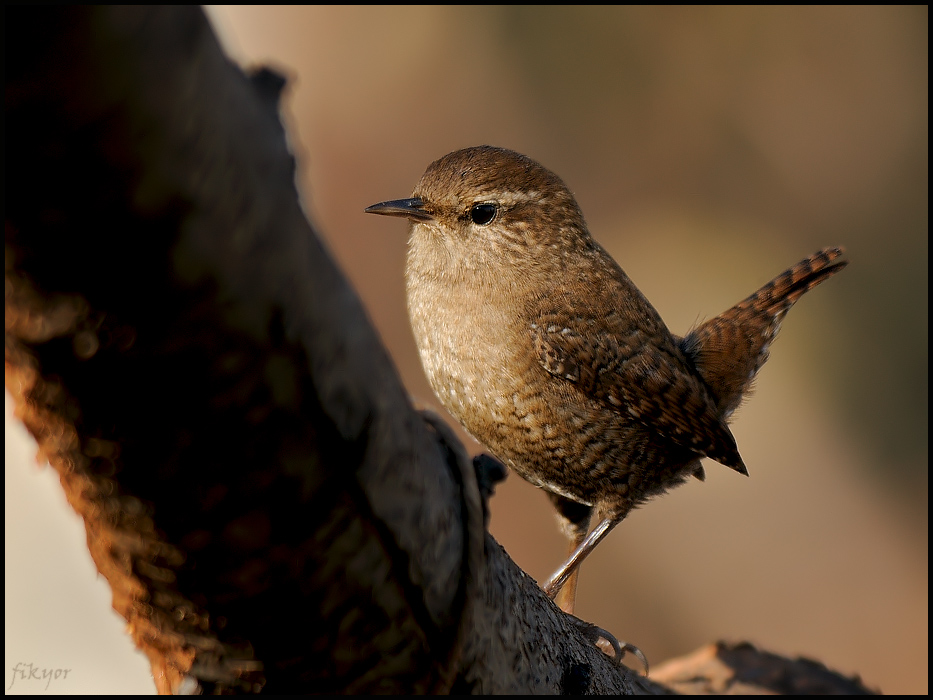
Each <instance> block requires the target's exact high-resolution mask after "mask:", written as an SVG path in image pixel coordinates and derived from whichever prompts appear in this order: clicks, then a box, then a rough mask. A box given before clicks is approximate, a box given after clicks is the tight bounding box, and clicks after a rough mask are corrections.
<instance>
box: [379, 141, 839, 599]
mask: <svg viewBox="0 0 933 700" xmlns="http://www.w3.org/2000/svg"><path fill="white" fill-rule="evenodd" d="M366 211H367V212H369V213H372V214H383V215H387V216H400V217H404V218H407V219H409V220H410V221H411V231H410V237H409V242H408V257H407V266H406V271H405V280H406V286H407V295H408V312H409V315H410V317H411V325H412V329H413V331H414V336H415V340H416V342H417V345H418V351H419V353H420V355H421V361H422V364H423V365H424V370H425V373H426V375H427V378H428V380H429V382H430V384H431V387H432V388H433V390H434V392H435V393H436V394H437V397H438V399H439V400H440V402H441V403H442V404H443V405H444V407H445V408H446V409H447V410H448V411H449V412H450V414H451V415H452V416H454V417H455V418H456V419H457V420H458V421H459V422H460V423H461V424H462V425H463V427H464V428H465V429H466V431H467V432H468V433H470V434H471V435H472V436H473V437H474V438H476V440H477V441H479V442H480V443H481V444H482V445H484V446H485V447H486V448H488V449H489V450H490V451H491V452H492V454H493V455H495V456H496V457H497V458H498V459H499V460H501V461H502V462H504V463H505V464H507V465H508V466H509V467H511V468H512V469H514V470H515V471H516V472H518V473H519V474H520V475H521V476H522V477H524V478H525V479H526V480H528V481H530V482H531V483H532V484H534V485H536V486H539V487H541V488H542V489H544V490H545V491H547V492H548V493H549V494H550V496H551V498H552V500H553V501H554V503H555V505H556V506H557V509H558V512H559V514H560V515H561V517H562V519H563V522H564V524H565V528H564V529H565V531H566V533H567V534H568V536H569V537H570V539H571V554H570V556H569V558H568V559H567V561H566V562H565V563H564V564H563V565H562V566H561V567H560V569H558V571H557V572H556V573H555V574H554V576H552V577H551V579H550V580H549V581H548V583H547V584H546V585H545V591H546V592H547V594H548V595H549V596H550V597H551V598H552V599H554V598H555V597H556V596H557V594H558V592H559V591H561V589H562V588H564V592H563V594H562V595H561V596H560V598H558V599H557V602H558V604H559V605H560V606H561V608H562V609H564V610H565V611H567V612H572V611H573V605H574V596H575V590H576V571H577V567H578V566H579V564H580V562H582V561H583V559H584V558H585V557H586V556H587V555H588V554H589V553H590V552H591V551H592V550H593V548H594V547H596V545H597V544H598V543H599V542H600V541H601V540H602V539H603V538H604V537H605V536H606V535H607V534H608V533H609V532H610V530H612V528H614V527H615V526H616V525H618V524H619V523H620V522H621V521H622V520H623V519H624V518H625V516H626V515H627V514H628V513H629V511H631V510H632V509H633V508H634V507H636V506H638V505H639V504H641V503H643V502H645V501H646V500H647V499H649V498H651V497H652V496H656V495H659V494H661V493H663V492H665V491H667V490H668V489H670V488H671V487H673V486H676V485H678V484H681V483H683V482H684V481H686V480H687V479H688V478H690V477H697V478H699V479H702V478H703V476H704V472H703V467H702V466H701V464H700V459H701V458H703V457H709V458H710V459H712V460H714V461H716V462H719V463H720V464H723V465H725V466H727V467H730V468H731V469H734V470H735V471H737V472H739V473H740V474H747V471H746V468H745V464H744V463H743V461H742V458H741V456H739V452H738V449H737V448H736V443H735V439H734V438H733V436H732V433H731V432H730V430H729V427H728V425H727V422H728V420H729V418H730V416H731V415H732V413H733V411H734V410H735V409H736V408H737V407H738V405H739V404H740V403H741V401H742V398H743V397H744V396H745V395H746V394H747V393H748V392H749V389H750V387H751V385H752V382H753V380H754V378H755V375H756V373H757V372H758V370H759V369H760V368H761V366H762V364H763V363H764V362H765V360H766V359H767V357H768V348H769V346H770V344H771V342H772V340H774V337H775V335H776V334H777V332H778V329H779V327H780V324H781V321H782V319H783V317H784V314H786V313H787V311H788V309H790V307H791V306H792V305H793V304H794V302H796V301H797V300H798V299H799V298H800V297H801V296H802V295H803V294H804V293H805V292H807V291H808V290H810V289H812V288H813V287H815V286H816V285H817V284H819V283H820V282H822V281H823V280H825V279H827V278H828V277H831V276H832V275H834V274H836V273H837V272H839V271H840V270H841V269H842V268H843V267H845V266H846V264H847V262H846V261H845V260H843V259H842V256H843V250H842V249H841V248H825V249H823V250H821V251H819V252H817V253H814V254H813V255H811V256H810V257H808V258H806V259H804V260H802V261H801V262H799V263H797V264H796V265H794V266H793V267H792V268H790V269H789V270H787V271H786V272H783V273H782V274H780V275H778V276H777V277H775V278H774V279H773V280H772V281H771V282H769V283H768V284H766V285H765V286H763V287H762V288H761V289H759V290H758V291H757V292H755V293H754V294H752V295H751V296H750V297H748V298H747V299H745V300H744V301H742V302H740V303H738V304H736V305H735V306H733V307H732V308H731V309H729V310H727V311H725V312H724V313H722V314H720V315H719V316H717V317H715V318H713V319H710V320H709V321H706V322H705V323H702V324H701V325H699V326H698V327H697V328H695V329H693V330H692V331H690V332H689V333H687V335H686V336H684V337H678V336H676V335H673V334H672V333H671V332H670V331H669V330H668V329H667V326H665V324H664V322H663V321H662V320H661V317H660V316H659V315H658V312H657V311H655V309H654V307H653V306H652V305H651V304H650V303H649V302H648V300H647V299H646V298H645V297H644V295H643V294H642V293H641V292H640V291H639V290H638V288H637V287H636V286H635V285H634V284H633V283H632V281H631V280H630V279H629V278H628V276H627V275H626V274H625V273H624V272H623V271H622V268H621V267H619V265H618V264H617V263H616V262H615V260H613V259H612V257H611V256H610V255H609V254H608V253H607V252H606V251H605V250H604V249H603V248H602V247H601V246H600V245H599V243H597V242H596V241H595V240H594V239H593V238H592V236H591V235H590V233H589V231H588V229H587V225H586V222H585V221H584V219H583V213H582V212H581V210H580V207H579V206H578V205H577V202H576V200H575V199H574V197H573V195H572V194H571V192H570V190H569V189H568V188H567V187H566V185H565V184H564V183H563V181H562V180H561V179H560V178H559V177H558V176H557V175H555V174H554V173H552V172H550V171H549V170H547V169H546V168H544V167H542V166H541V165H539V164H538V163H537V162H535V161H533V160H531V159H530V158H528V157H526V156H523V155H520V154H518V153H515V152H513V151H509V150H505V149H502V148H494V147H491V146H479V147H474V148H466V149H463V150H459V151H455V152H453V153H450V154H448V155H446V156H444V157H443V158H441V159H439V160H437V161H435V162H434V163H432V164H431V165H430V166H428V169H427V171H426V172H425V173H424V176H423V177H422V178H421V181H420V182H419V183H418V185H417V186H416V187H415V189H414V192H412V196H411V198H409V199H400V200H393V201H387V202H382V203H380V204H374V205H373V206H371V207H369V208H367V209H366ZM594 512H595V514H596V516H597V523H598V524H597V525H596V527H595V528H594V529H593V530H592V531H590V530H589V526H590V521H591V518H592V515H593V514H594ZM565 584H567V585H566V586H565Z"/></svg>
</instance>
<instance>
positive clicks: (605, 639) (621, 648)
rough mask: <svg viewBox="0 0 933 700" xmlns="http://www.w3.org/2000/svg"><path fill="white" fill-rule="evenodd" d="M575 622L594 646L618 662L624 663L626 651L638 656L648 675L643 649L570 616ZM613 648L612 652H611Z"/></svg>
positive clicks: (646, 660)
mask: <svg viewBox="0 0 933 700" xmlns="http://www.w3.org/2000/svg"><path fill="white" fill-rule="evenodd" d="M570 617H571V618H572V619H573V621H574V624H576V625H577V627H578V628H579V630H580V632H581V633H582V634H583V637H584V638H585V639H586V640H587V641H588V642H589V643H590V644H592V645H593V646H595V647H596V648H598V649H599V650H600V651H602V652H603V653H604V654H606V656H611V657H612V659H613V661H615V662H616V663H617V664H621V663H622V659H623V658H624V657H625V654H626V653H629V654H631V655H632V656H634V657H636V658H637V659H638V660H639V661H640V662H641V665H642V666H644V668H645V675H646V676H647V675H648V659H647V658H645V655H644V654H643V653H642V651H641V649H639V648H638V647H636V646H635V645H634V644H629V643H628V642H620V641H619V640H618V639H616V638H615V636H613V635H612V634H610V633H609V632H607V631H606V630H604V629H603V628H602V627H598V626H596V625H594V624H592V623H590V622H586V621H584V620H581V619H580V618H579V617H575V616H573V615H571V616H570ZM607 649H608V650H611V652H612V653H609V651H607Z"/></svg>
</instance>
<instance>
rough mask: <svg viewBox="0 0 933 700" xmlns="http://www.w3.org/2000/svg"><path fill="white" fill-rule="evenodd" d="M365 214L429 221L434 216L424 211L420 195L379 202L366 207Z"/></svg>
mask: <svg viewBox="0 0 933 700" xmlns="http://www.w3.org/2000/svg"><path fill="white" fill-rule="evenodd" d="M364 211H365V212H366V213H367V214H381V215H382V216H404V217H405V218H406V219H411V220H412V221H415V222H417V221H430V220H431V219H433V218H434V217H433V216H432V215H431V214H430V213H428V212H427V211H425V208H424V201H422V199H421V198H420V197H412V198H411V199H393V200H392V201H390V202H379V204H373V205H372V206H371V207H366V209H364Z"/></svg>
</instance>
